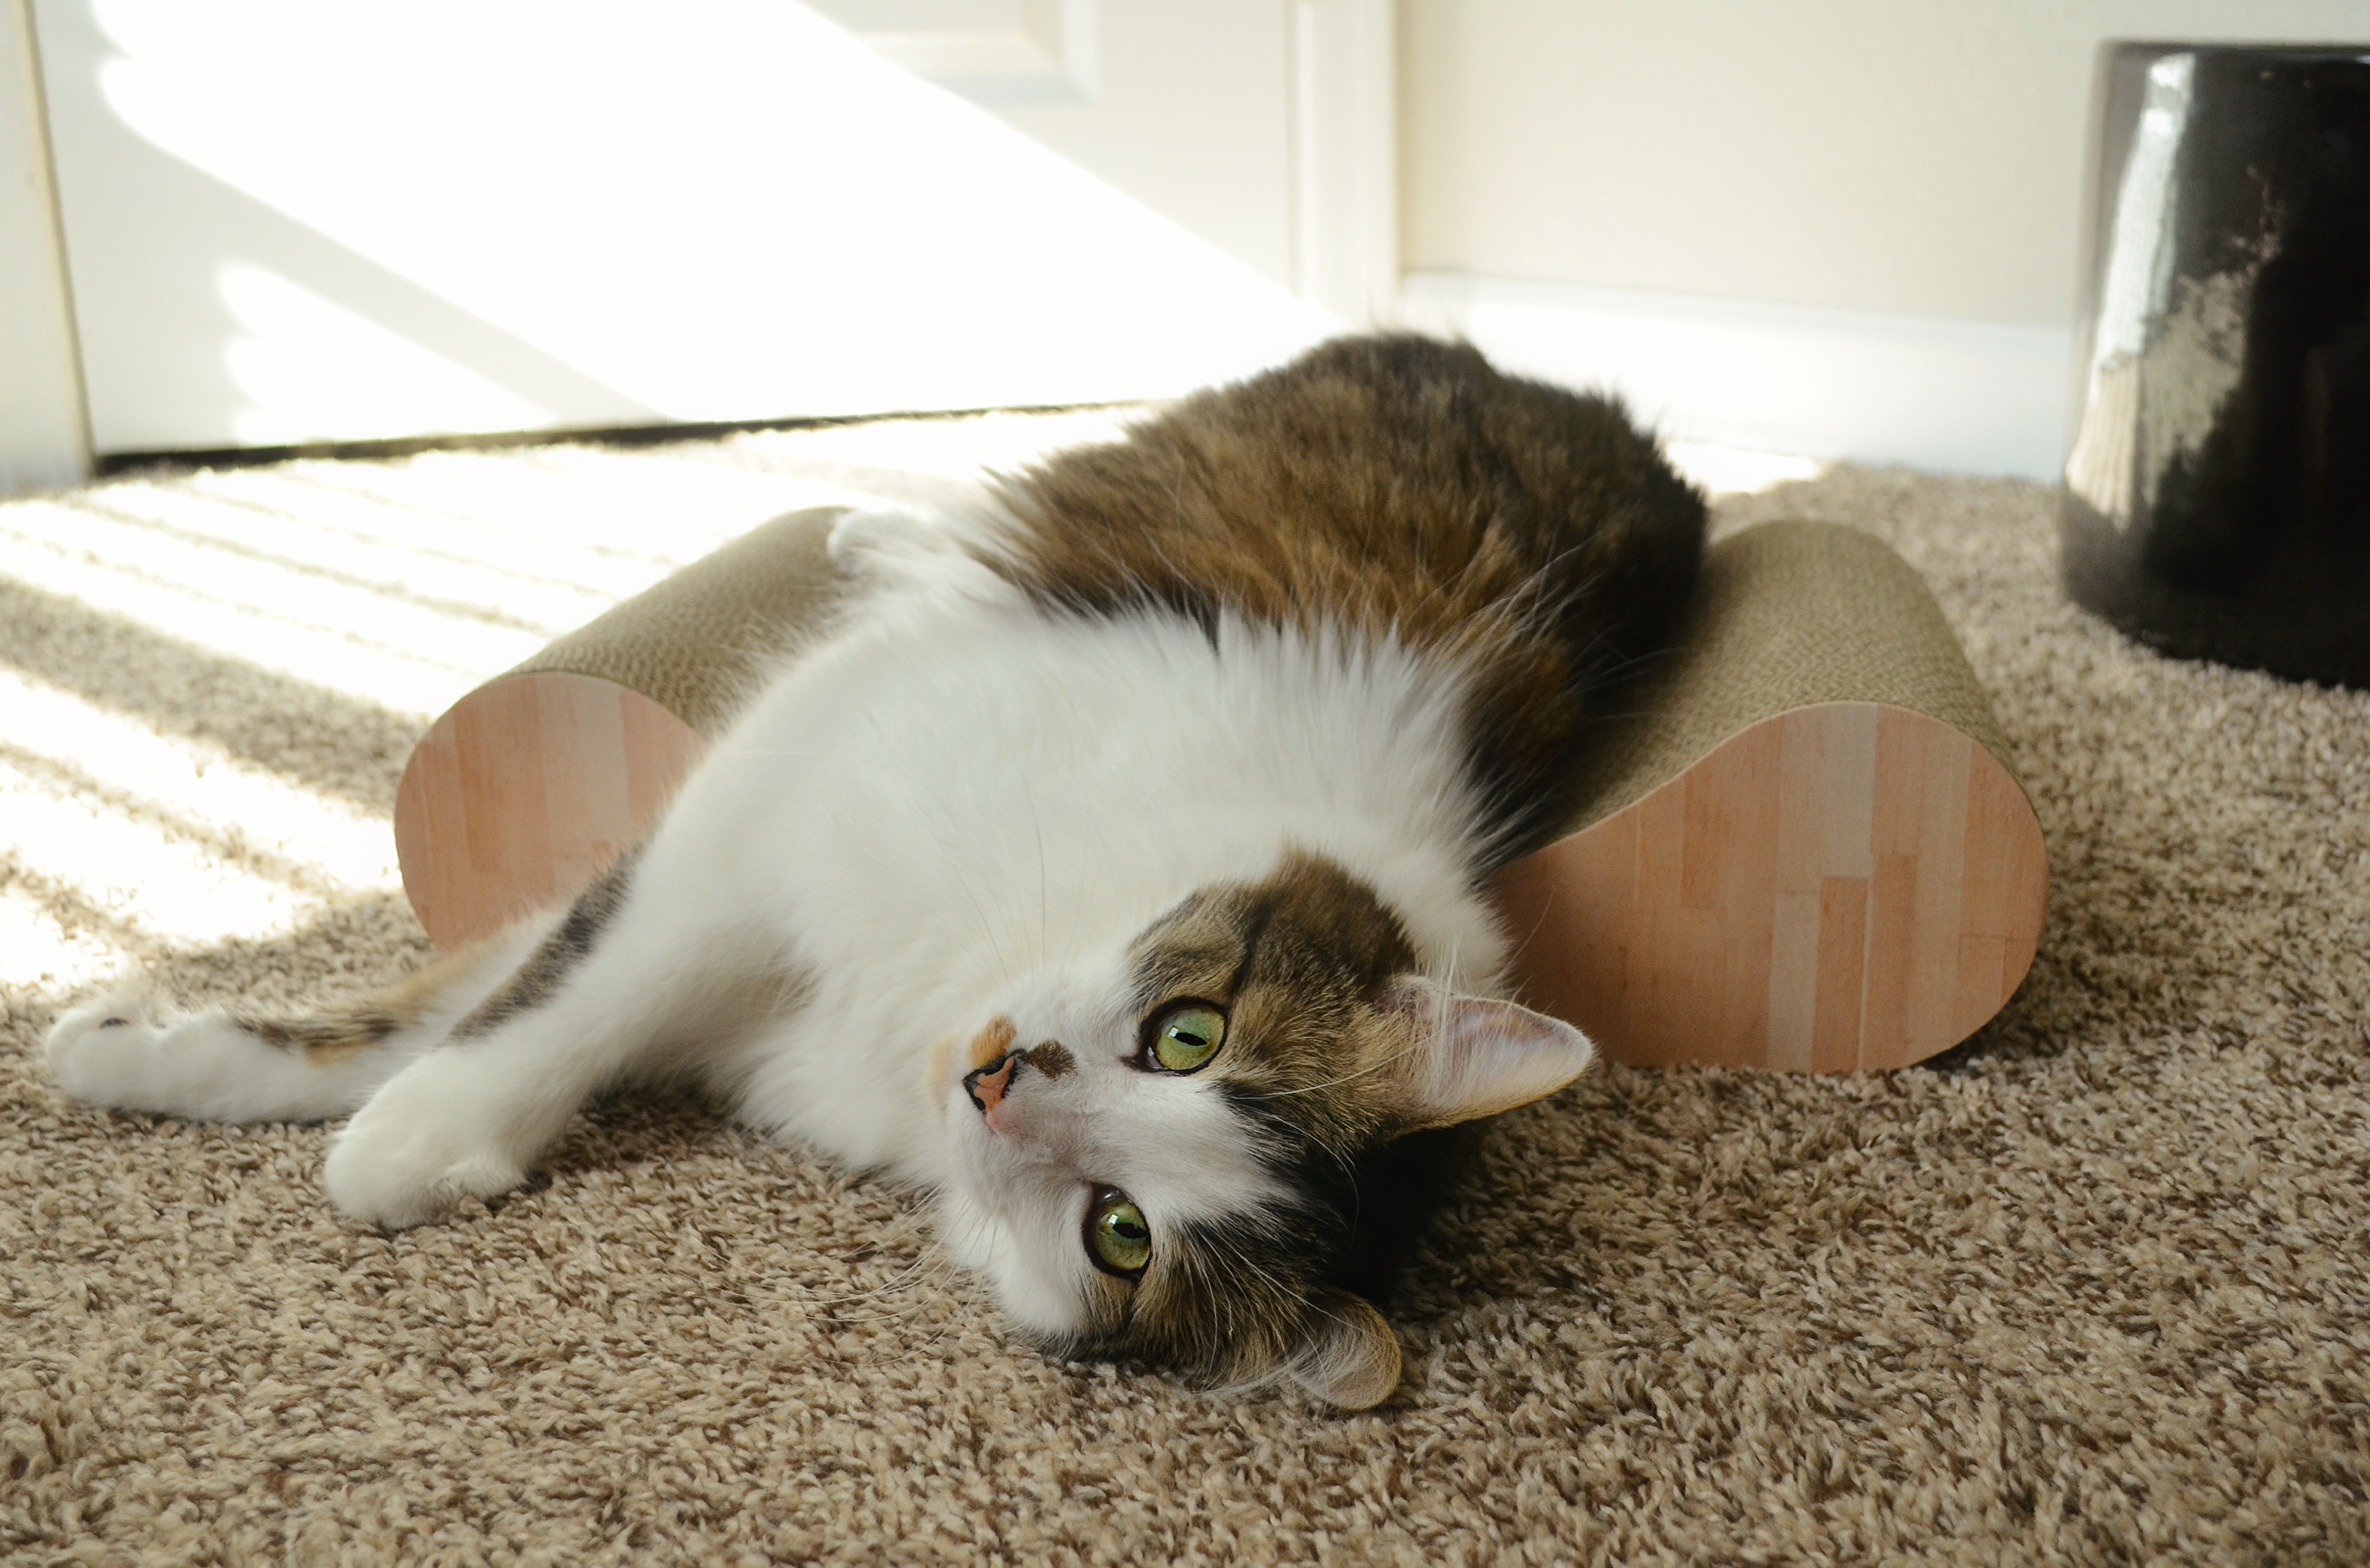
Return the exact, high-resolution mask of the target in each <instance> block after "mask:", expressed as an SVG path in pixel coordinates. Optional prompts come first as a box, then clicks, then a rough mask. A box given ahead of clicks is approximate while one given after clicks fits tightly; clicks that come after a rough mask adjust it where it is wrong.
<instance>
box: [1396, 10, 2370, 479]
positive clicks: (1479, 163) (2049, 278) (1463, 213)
mask: <svg viewBox="0 0 2370 1568" xmlns="http://www.w3.org/2000/svg"><path fill="white" fill-rule="evenodd" d="M1399 20H1400V59H1401V63H1402V64H1401V75H1400V116H1401V118H1400V138H1399V147H1400V157H1401V192H1402V205H1401V212H1402V215H1403V216H1402V229H1401V240H1402V254H1403V256H1404V257H1405V258H1406V263H1407V265H1408V266H1409V268H1410V269H1414V270H1415V271H1416V272H1417V273H1419V274H1420V275H1426V276H1420V277H1419V279H1418V281H1417V286H1416V303H1417V306H1418V315H1419V316H1420V317H1423V318H1425V319H1427V320H1428V321H1429V322H1431V324H1433V325H1440V324H1453V323H1455V322H1456V321H1457V320H1458V319H1459V318H1458V316H1457V312H1458V311H1459V310H1460V309H1461V310H1463V311H1464V312H1465V315H1464V316H1463V317H1462V321H1463V323H1464V324H1465V325H1467V326H1468V327H1471V328H1474V329H1475V330H1476V337H1477V338H1478V339H1482V340H1483V341H1484V346H1485V347H1490V346H1492V345H1491V344H1490V342H1489V341H1487V336H1488V335H1487V333H1486V332H1485V331H1483V330H1480V328H1481V327H1482V326H1484V325H1485V324H1486V322H1487V321H1489V320H1490V319H1492V313H1493V312H1494V313H1495V315H1496V317H1500V318H1503V320H1504V321H1513V320H1515V319H1516V318H1519V319H1520V320H1521V321H1522V322H1523V323H1524V324H1526V325H1524V326H1521V327H1519V328H1516V327H1513V326H1503V325H1502V324H1501V327H1500V328H1499V330H1500V331H1501V332H1517V331H1519V332H1526V333H1529V334H1530V335H1531V336H1533V337H1536V335H1537V334H1538V332H1539V331H1541V330H1542V329H1543V328H1542V326H1541V324H1542V323H1543V322H1545V321H1547V319H1548V318H1550V317H1552V316H1554V315H1557V314H1558V307H1557V306H1556V305H1555V303H1554V302H1555V300H1556V298H1557V296H1556V294H1555V291H1556V290H1558V289H1563V290H1567V291H1571V292H1570V294H1569V296H1568V297H1566V298H1565V302H1564V306H1563V307H1562V308H1561V315H1563V316H1564V317H1566V318H1567V320H1566V326H1567V328H1568V329H1569V330H1568V331H1567V336H1573V335H1575V334H1576V335H1577V338H1576V339H1575V340H1598V341H1602V342H1604V343H1605V348H1604V349H1603V350H1602V352H1601V353H1598V354H1597V355H1596V359H1597V361H1598V362H1599V364H1600V366H1601V367H1602V368H1603V369H1604V370H1605V372H1606V373H1607V374H1609V375H1610V376H1611V377H1612V379H1615V380H1616V381H1619V380H1623V379H1624V378H1625V374H1626V370H1625V367H1627V366H1628V365H1630V364H1631V363H1632V362H1633V359H1634V356H1633V357H1632V358H1631V359H1625V358H1624V355H1625V354H1628V353H1629V352H1630V351H1629V350H1624V349H1618V348H1617V346H1616V345H1614V343H1613V341H1612V339H1613V338H1615V337H1618V336H1619V334H1618V333H1616V332H1613V331H1612V328H1613V327H1614V326H1622V327H1623V328H1624V329H1625V330H1628V336H1629V338H1635V339H1638V340H1639V341H1640V342H1642V343H1643V344H1644V345H1645V347H1644V348H1643V349H1639V350H1638V352H1639V353H1642V354H1643V355H1644V358H1643V359H1642V360H1635V361H1634V362H1635V363H1637V364H1639V365H1644V364H1650V363H1659V364H1661V365H1662V366H1663V369H1664V372H1665V380H1666V381H1667V380H1668V379H1669V371H1670V367H1671V365H1672V364H1673V363H1674V361H1672V360H1671V359H1670V353H1671V352H1674V351H1679V350H1674V349H1670V348H1669V344H1670V343H1671V342H1672V341H1674V340H1672V339H1670V338H1668V337H1667V335H1665V336H1663V337H1656V336H1654V334H1653V332H1652V331H1651V330H1650V328H1651V326H1652V323H1654V322H1656V321H1665V322H1669V321H1677V322H1681V323H1682V324H1685V322H1687V321H1688V320H1690V319H1691V317H1690V310H1691V307H1690V304H1689V302H1691V301H1700V302H1709V301H1720V302H1737V301H1746V302H1753V303H1754V304H1755V305H1756V306H1764V307H1773V308H1774V309H1775V311H1776V314H1775V315H1768V313H1767V312H1765V313H1764V314H1765V315H1766V316H1767V319H1768V321H1770V322H1774V323H1776V324H1777V326H1779V327H1782V328H1783V329H1784V330H1785V331H1788V332H1793V333H1795V334H1796V335H1797V336H1803V337H1806V338H1855V339H1857V340H1858V341H1859V342H1860V343H1861V344H1862V345H1863V347H1864V346H1865V345H1866V344H1867V343H1868V342H1869V341H1871V340H1872V339H1873V338H1882V337H1885V336H1886V335H1887V333H1888V332H1891V333H1892V335H1893V338H1895V339H1896V342H1895V348H1896V349H1897V350H1898V352H1897V353H1895V354H1894V355H1893V358H1894V359H1895V360H1898V361H1899V362H1900V365H1901V366H1902V367H1903V368H1904V378H1905V379H1902V380H1899V381H1892V382H1887V383H1885V384H1883V385H1881V386H1878V387H1870V388H1869V389H1868V395H1866V396H1865V397H1864V398H1863V399H1861V400H1860V402H1859V403H1858V404H1857V405H1854V404H1852V403H1851V401H1850V399H1848V398H1845V399H1844V401H1842V402H1834V403H1832V404H1831V405H1830V406H1829V408H1830V411H1829V413H1828V414H1827V415H1825V416H1822V415H1821V412H1820V409H1819V408H1818V407H1811V406H1797V407H1795V408H1793V409H1791V410H1787V409H1783V408H1772V409H1770V410H1768V412H1769V413H1770V415H1771V418H1769V419H1768V420H1766V421H1764V426H1763V428H1762V429H1761V433H1760V435H1759V437H1758V439H1767V429H1770V428H1777V427H1783V428H1786V429H1794V430H1797V431H1800V432H1803V434H1801V435H1800V436H1798V438H1797V439H1809V438H1810V436H1811V435H1812V434H1814V433H1815V431H1816V429H1821V428H1824V429H1832V430H1833V431H1834V432H1835V434H1834V436H1833V438H1832V439H1831V440H1830V441H1829V442H1828V446H1829V448H1830V450H1833V451H1835V452H1847V453H1850V454H1853V455H1862V456H1875V457H1889V458H1894V459H1899V460H1906V461H1914V462H1925V463H1929V464H1938V465H1941V466H1950V467H1961V468H1976V469H1984V468H1990V469H2006V470H2011V471H2017V472H2028V473H2042V474H2045V473H2048V472H2050V471H2052V470H2054V466H2055V464H2056V462H2057V460H2058V457H2059V455H2061V453H2060V451H2059V450H2058V449H2059V446H2060V443H2061V442H2062V439H2063V437H2062V432H2063V424H2064V402H2065V376H2064V372H2063V361H2064V350H2063V349H2054V348H2053V347H2052V345H2053V342H2054V340H2052V339H2048V338H2035V337H2034V336H2033V334H2036V333H2039V334H2061V335H2062V334H2064V333H2065V332H2066V330H2067V328H2068V327H2069V326H2070V320H2071V316H2072V314H2073V309H2074V300H2075V292H2076V285H2077V269H2078V266H2079V261H2078V257H2077V252H2078V249H2079V245H2080V237H2079V226H2080V225H2079V207H2080V202H2081V196H2082V180H2083V162H2084V157H2085V141H2086V136H2087V133H2088V125H2089V116H2090V109H2089V97H2090V86H2091V77H2092V71H2093V62H2094V58H2095V54H2096V51H2097V47H2098V45H2099V43H2100V40H2106V39H2113V38H2131V39H2182V40H2283V41H2293V42H2370V6H2365V5H2364V4H2361V3H2360V0H2249V3H2247V4H2243V5H2241V4H2237V3H2233V0H1985V3H1981V4H1978V3H1975V0H1960V3H1959V4H1954V5H1939V4H1934V3H1931V0H1927V3H1924V4H1907V3H1904V0H1791V3H1789V4H1787V5H1782V6H1780V5H1769V4H1764V5H1746V4H1741V3H1738V0H1657V3H1656V4H1653V5H1637V4H1616V3H1615V0H1400V6H1399ZM1516 280H1519V281H1520V282H1523V283H1525V284H1529V285H1534V287H1532V288H1531V289H1530V290H1528V291H1527V292H1524V291H1510V290H1506V289H1502V288H1501V287H1499V285H1500V284H1501V283H1508V282H1513V281H1516ZM1633 293H1635V294H1642V295H1645V296H1651V297H1649V298H1646V299H1643V300H1640V301H1639V302H1638V303H1639V310H1638V311H1637V312H1630V311H1628V310H1627V309H1626V308H1625V298H1626V296H1628V295H1631V294H1633ZM1444 299H1445V300H1447V301H1448V302H1449V303H1443V301H1444ZM1456 301H1464V302H1467V303H1464V304H1462V305H1459V304H1457V303H1455V302H1456ZM1473 302H1478V304H1476V303H1473ZM1698 314H1699V313H1698ZM1712 314H1714V315H1717V314H1718V312H1717V310H1714V311H1713V313H1712ZM1641 322H1643V323H1644V324H1645V325H1643V326H1641V325H1639V324H1640V323H1641ZM1590 323H1595V324H1597V326H1590V325H1589V324H1590ZM1600 326H1601V327H1603V328H1604V330H1598V327H1600ZM1991 327H1998V328H2003V329H2006V331H2007V333H2008V336H2004V337H2001V338H1997V340H1996V343H1994V345H1993V347H1992V349H1986V350H1985V351H1984V352H1983V353H1981V354H1979V355H1978V356H1977V357H1978V358H1980V359H1983V360H1985V362H1986V363H1987V364H1989V365H1991V366H1992V369H1991V370H1989V371H1986V372H1980V373H1981V374H1983V375H1990V376H1992V377H1993V379H1992V380H1991V381H1990V382H1987V383H1978V384H1974V385H1973V388H1972V390H1973V395H1974V398H1975V401H1976V402H1977V403H1987V404H1988V405H1990V406H1992V412H1991V413H1990V414H1989V415H1985V416H1981V420H1987V421H1988V425H1989V427H1990V429H1991V434H1990V435H1989V436H1987V437H1985V438H1984V439H1983V440H1982V441H1974V442H1969V441H1954V439H1953V438H1952V436H1951V433H1950V429H1951V426H1952V425H1953V424H1957V425H1960V426H1963V424H1964V421H1965V420H1966V418H1968V406H1967V394H1968V393H1969V392H1970V383H1968V382H1967V381H1966V380H1965V377H1966V375H1967V374H1968V373H1969V372H1967V370H1966V366H1965V363H1964V359H1965V354H1964V350H1965V349H1966V348H1967V345H1968V343H1969V341H1970V339H1969V338H1967V336H1966V334H1967V332H1968V331H1969V330H1973V331H1975V332H1978V333H1980V332H1982V331H1983V330H1985V329H1986V328H1991ZM1640 333H1643V334H1644V335H1645V336H1644V337H1643V338H1639V334H1640ZM2019 335H2020V336H2019ZM1698 336H1699V335H1698ZM1928 345H1939V346H1940V349H1941V357H1940V359H1939V360H1938V361H1934V362H1935V363H1936V365H1937V366H1938V367H1943V368H1938V369H1937V370H1936V371H1935V372H1933V377H1932V378H1929V380H1930V381H1931V384H1930V385H1926V390H1925V391H1923V392H1921V391H1920V390H1919V389H1920V386H1921V385H1924V384H1925V383H1921V382H1920V380H1919V377H1918V375H1917V374H1916V373H1915V372H1914V365H1913V361H1914V362H1916V363H1924V362H1926V361H1927V358H1929V357H1930V356H1927V346H1928ZM1681 347H1682V349H1683V348H1684V346H1683V345H1682V346H1681ZM1740 356H1741V357H1740ZM1587 361H1588V354H1587V353H1586V352H1582V357H1581V358H1580V359H1579V360H1574V359H1572V357H1571V353H1570V351H1567V352H1566V353H1565V356H1564V369H1565V370H1566V371H1567V372H1570V373H1573V374H1584V373H1585V372H1586V371H1587V370H1588V369H1589V368H1590V366H1589V363H1588V362H1587ZM1676 362H1678V363H1680V364H1681V366H1682V368H1681V371H1680V372H1679V373H1680V374H1681V375H1682V376H1683V377H1684V375H1685V373H1686V372H1685V366H1686V365H1695V364H1700V368H1701V371H1702V373H1703V375H1704V376H1705V377H1707V378H1710V377H1719V376H1730V377H1733V376H1734V375H1737V374H1740V373H1745V372H1766V371H1771V370H1773V369H1776V370H1778V371H1782V369H1783V367H1784V364H1785V363H1786V362H1788V361H1784V360H1782V359H1781V360H1779V361H1770V360H1769V359H1768V358H1767V357H1766V354H1762V353H1760V352H1759V351H1758V350H1752V351H1747V350H1743V349H1740V350H1739V351H1738V353H1736V354H1731V355H1728V356H1727V357H1725V358H1723V357H1721V356H1720V355H1719V354H1714V355H1712V357H1710V358H1708V359H1703V360H1700V361H1695V360H1687V359H1685V353H1684V352H1682V353H1681V358H1680V361H1676ZM1857 363H1858V361H1853V364H1857ZM2053 365H2054V367H2056V368H2055V369H2054V370H2052V369H2050V368H2049V367H2051V366H2053ZM1949 367H1955V368H1949ZM1541 368H1547V367H1541ZM1854 373H1857V372H1853V370H1852V368H1851V366H1849V365H1844V364H1842V363H1841V362H1840V361H1838V362H1836V363H1833V364H1830V363H1826V362H1824V361H1822V362H1821V363H1820V365H1818V366H1816V367H1814V368H1813V372H1812V374H1811V377H1810V379H1812V380H1813V381H1816V380H1820V379H1821V378H1822V377H1824V378H1825V379H1827V380H1830V381H1835V382H1839V383H1841V382H1848V381H1850V380H1851V378H1852V375H1853V374H1854ZM1953 381H1954V382H1955V384H1956V389H1957V392H1958V393H1959V394H1960V395H1958V396H1956V397H1955V398H1939V393H1940V392H1941V391H1942V390H1943V383H1945V382H1953ZM1823 395H1830V396H1832V395H1834V394H1833V393H1830V394H1823ZM1921 397H1927V398H1928V400H1929V401H1930V402H1931V405H1932V406H1933V407H1934V408H1935V410H1936V418H1934V419H1932V420H1930V421H1928V426H1929V427H1930V428H1927V429H1924V430H1923V431H1922V432H1920V431H1918V430H1915V429H1909V426H1910V425H1911V424H1914V423H1915V420H1914V419H1911V420H1908V422H1907V423H1904V411H1903V404H1904V399H1906V400H1908V402H1909V403H1910V404H1912V405H1915V404H1916V402H1917V401H1918V399H1919V398H1921ZM1733 401H1734V400H1733V399H1730V402H1731V403H1733ZM2042 405H2045V407H2044V406H2042ZM1915 412H1916V409H1915V407H1914V406H1913V407H1911V408H1910V409H1909V413H1910V414H1913V415H1914V414H1915ZM1677 415H1678V418H1679V422H1680V423H1682V424H1685V423H1687V422H1688V421H1690V420H1692V421H1693V422H1694V424H1695V426H1696V428H1695V429H1690V430H1688V431H1687V432H1686V433H1690V434H1695V435H1699V436H1706V437H1709V438H1712V439H1756V438H1755V432H1754V429H1747V428H1745V427H1743V426H1738V425H1736V424H1735V422H1734V420H1733V419H1732V418H1730V417H1729V416H1728V415H1726V414H1722V413H1720V412H1719V411H1718V410H1716V409H1714V410H1703V409H1688V408H1680V409H1678V410H1677ZM1821 418H1824V426H1823V425H1822V424H1821ZM1789 419H1790V421H1791V422H1790V424H1789ZM1981 420H1979V422H1981ZM1880 424H1881V425H1882V426H1883V429H1878V428H1877V427H1878V425H1880ZM1707 427H1711V428H1707ZM2036 432H2039V434H2036Z"/></svg>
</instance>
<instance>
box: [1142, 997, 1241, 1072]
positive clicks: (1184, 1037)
mask: <svg viewBox="0 0 2370 1568" xmlns="http://www.w3.org/2000/svg"><path fill="white" fill-rule="evenodd" d="M1149 1043H1150V1046H1151V1048H1152V1059H1153V1060H1154V1061H1155V1062H1156V1063H1158V1064H1159V1065H1160V1066H1162V1067H1164V1068H1166V1069H1168V1070H1169V1071H1170V1072H1191V1071H1193V1070H1195V1069H1197V1068H1200V1067H1202V1066H1204V1065H1206V1064H1207V1063H1208V1061H1209V1059H1211V1058H1212V1057H1214V1056H1216V1055H1217V1054H1218V1047H1220V1046H1223V1045H1225V1043H1226V1015H1225V1013H1221V1012H1219V1011H1218V1010H1217V1009H1216V1008H1214V1007H1213V1006H1211V1005H1210V1004H1209V1003H1208V1002H1206V1001H1189V1002H1185V1003H1183V1004H1181V1005H1179V1006H1177V1007H1172V1008H1170V1009H1169V1010H1168V1012H1166V1013H1162V1014H1161V1015H1160V1016H1159V1017H1158V1018H1156V1019H1155V1020H1153V1024H1152V1038H1151V1041H1150V1042H1149Z"/></svg>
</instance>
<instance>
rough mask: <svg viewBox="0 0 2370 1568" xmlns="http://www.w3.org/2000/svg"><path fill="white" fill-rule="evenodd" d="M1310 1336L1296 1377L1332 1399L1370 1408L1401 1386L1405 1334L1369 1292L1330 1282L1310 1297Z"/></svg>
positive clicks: (1296, 1367) (1295, 1365)
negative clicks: (1366, 1294) (1358, 1292)
mask: <svg viewBox="0 0 2370 1568" xmlns="http://www.w3.org/2000/svg"><path fill="white" fill-rule="evenodd" d="M1307 1325H1308V1336H1307V1338H1306V1339H1305V1340H1303V1341H1302V1342H1301V1346H1300V1350H1299V1353H1298V1354H1297V1355H1295V1356H1294V1357H1293V1358H1292V1367H1291V1371H1292V1378H1293V1380H1294V1382H1296V1383H1298V1384H1299V1385H1300V1386H1301V1387H1302V1388H1304V1389H1306V1390H1307V1391H1309V1392H1310V1393H1313V1394H1315V1395H1316V1396H1317V1398H1318V1399H1321V1400H1323V1401H1325V1402H1326V1403H1328V1404H1335V1405H1339V1406H1340V1407H1341V1408H1342V1409H1343V1410H1365V1409H1368V1408H1369V1407H1371V1406H1374V1405H1378V1404H1380V1403H1382V1402H1383V1401H1385V1400H1386V1399H1388V1398H1390V1397H1391V1391H1393V1390H1395V1389H1397V1388H1398V1386H1399V1336H1398V1335H1397V1334H1395V1333H1392V1332H1391V1325H1390V1324H1389V1323H1387V1322H1384V1321H1383V1314H1382V1313H1380V1312H1378V1311H1376V1310H1375V1308H1374V1305H1373V1303H1371V1302H1369V1301H1368V1300H1367V1299H1365V1298H1364V1297H1363V1296H1353V1295H1352V1294H1351V1293H1350V1292H1348V1291H1347V1290H1337V1289H1334V1288H1332V1287H1330V1286H1326V1287H1322V1288H1319V1289H1318V1290H1317V1293H1316V1295H1315V1297H1314V1298H1313V1299H1311V1300H1310V1301H1309V1303H1308V1318H1307Z"/></svg>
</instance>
